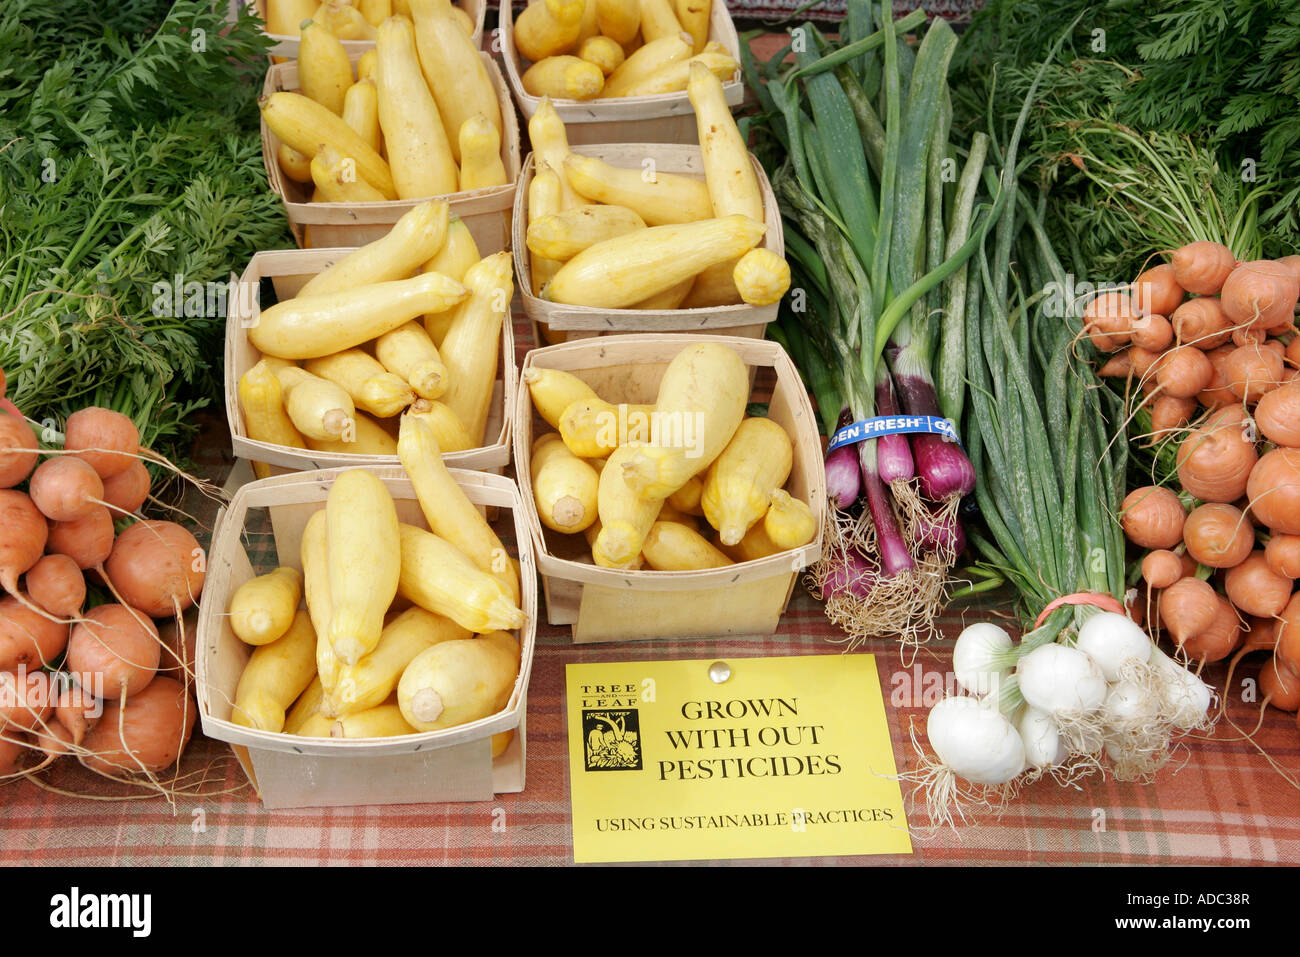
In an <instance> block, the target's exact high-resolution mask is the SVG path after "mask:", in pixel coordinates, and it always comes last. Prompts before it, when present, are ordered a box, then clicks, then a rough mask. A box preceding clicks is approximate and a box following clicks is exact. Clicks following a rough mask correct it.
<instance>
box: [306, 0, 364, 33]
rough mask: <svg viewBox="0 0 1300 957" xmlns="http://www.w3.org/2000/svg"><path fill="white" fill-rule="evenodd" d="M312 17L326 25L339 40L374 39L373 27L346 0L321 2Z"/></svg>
mask: <svg viewBox="0 0 1300 957" xmlns="http://www.w3.org/2000/svg"><path fill="white" fill-rule="evenodd" d="M312 18H313V19H314V20H315V21H316V22H317V23H321V24H324V25H325V26H326V27H328V28H329V31H330V32H331V33H333V34H334V35H335V36H336V37H338V38H339V39H340V40H373V39H375V28H374V27H372V26H371V25H370V23H369V22H367V20H366V18H365V17H364V16H363V15H362V13H361V11H360V10H358V9H357V8H356V7H355V6H352V5H351V3H349V2H346V0H339V2H334V3H322V4H321V5H320V9H319V10H317V11H316V13H315V14H313V17H312Z"/></svg>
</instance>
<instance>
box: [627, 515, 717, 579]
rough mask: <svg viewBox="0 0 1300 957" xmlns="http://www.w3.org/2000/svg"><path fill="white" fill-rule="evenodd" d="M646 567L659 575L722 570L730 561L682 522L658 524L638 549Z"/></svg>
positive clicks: (651, 528)
mask: <svg viewBox="0 0 1300 957" xmlns="http://www.w3.org/2000/svg"><path fill="white" fill-rule="evenodd" d="M641 554H642V555H644V556H645V561H646V564H647V565H649V566H650V567H651V568H653V569H654V570H655V571H660V572H687V571H699V570H701V569H705V568H721V567H722V566H723V565H730V564H732V561H731V559H730V558H728V557H727V556H726V555H724V554H723V553H722V552H721V551H719V550H718V549H716V548H714V547H713V546H712V545H710V544H709V542H708V540H707V539H706V538H705V537H704V536H703V535H701V534H700V533H699V532H697V531H695V530H694V529H692V528H690V527H688V526H687V525H686V524H684V523H681V522H668V521H657V522H655V523H654V524H653V525H652V526H650V531H649V533H648V534H647V535H646V537H645V541H644V542H643V543H642V545H641Z"/></svg>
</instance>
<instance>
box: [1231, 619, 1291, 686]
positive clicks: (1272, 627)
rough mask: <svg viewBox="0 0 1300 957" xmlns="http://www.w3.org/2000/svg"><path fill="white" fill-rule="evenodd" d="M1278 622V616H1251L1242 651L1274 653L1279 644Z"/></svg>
mask: <svg viewBox="0 0 1300 957" xmlns="http://www.w3.org/2000/svg"><path fill="white" fill-rule="evenodd" d="M1277 624H1278V623H1277V619H1276V618H1258V617H1251V618H1250V619H1249V620H1248V621H1247V622H1246V637H1245V639H1243V641H1242V642H1241V648H1240V649H1239V651H1240V653H1241V654H1243V655H1248V654H1250V653H1251V652H1252V651H1267V652H1268V653H1269V654H1272V653H1273V649H1274V647H1276V646H1277ZM1225 687H1226V683H1225Z"/></svg>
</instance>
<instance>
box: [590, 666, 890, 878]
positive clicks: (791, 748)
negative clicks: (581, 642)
mask: <svg viewBox="0 0 1300 957" xmlns="http://www.w3.org/2000/svg"><path fill="white" fill-rule="evenodd" d="M567 684H568V717H569V770H570V774H569V779H570V784H571V793H572V803H573V857H574V860H575V861H576V862H578V863H580V864H581V863H609V862H615V861H684V860H734V859H744V858H759V857H831V856H840V855H854V854H910V853H911V851H912V844H911V841H910V839H909V838H908V833H907V818H906V816H905V814H904V811H903V795H902V791H901V790H900V788H899V785H898V782H897V781H896V780H893V779H892V777H891V776H892V775H893V774H894V773H895V766H894V753H893V750H892V748H891V747H890V743H889V729H888V726H887V725H886V723H885V703H884V700H883V699H882V697H881V693H880V678H879V676H878V675H877V672H876V662H875V659H874V658H873V657H872V656H871V655H819V656H811V657H799V658H728V659H725V660H722V661H628V662H619V663H616V664H579V665H569V666H568V668H567Z"/></svg>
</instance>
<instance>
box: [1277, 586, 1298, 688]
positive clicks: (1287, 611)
mask: <svg viewBox="0 0 1300 957" xmlns="http://www.w3.org/2000/svg"><path fill="white" fill-rule="evenodd" d="M1274 653H1275V654H1276V655H1277V656H1278V657H1279V658H1281V659H1282V660H1283V661H1285V662H1286V664H1287V666H1288V667H1289V668H1290V669H1291V670H1292V671H1296V672H1300V592H1297V593H1296V594H1294V595H1292V596H1291V600H1290V601H1288V602H1287V603H1286V607H1285V608H1284V609H1282V617H1281V619H1280V620H1279V621H1278V623H1277V643H1276V644H1275V645H1274Z"/></svg>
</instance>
